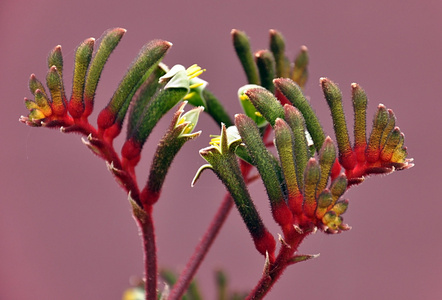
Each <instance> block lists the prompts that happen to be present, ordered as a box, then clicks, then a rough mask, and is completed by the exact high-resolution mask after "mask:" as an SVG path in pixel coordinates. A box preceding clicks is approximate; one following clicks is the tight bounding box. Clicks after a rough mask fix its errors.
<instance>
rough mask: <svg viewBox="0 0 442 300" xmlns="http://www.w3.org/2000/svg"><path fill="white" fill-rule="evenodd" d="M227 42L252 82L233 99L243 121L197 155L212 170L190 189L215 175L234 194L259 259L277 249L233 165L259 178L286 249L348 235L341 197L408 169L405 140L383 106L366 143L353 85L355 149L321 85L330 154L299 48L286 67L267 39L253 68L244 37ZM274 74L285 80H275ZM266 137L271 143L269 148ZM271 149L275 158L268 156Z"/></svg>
mask: <svg viewBox="0 0 442 300" xmlns="http://www.w3.org/2000/svg"><path fill="white" fill-rule="evenodd" d="M232 35H233V40H234V45H235V48H236V50H237V54H238V56H239V58H240V61H241V63H242V64H243V67H244V70H245V72H246V75H247V78H248V80H249V84H248V85H246V86H244V87H242V88H240V89H239V91H238V97H239V99H240V103H241V105H242V106H243V109H244V114H237V115H236V116H235V126H231V127H229V128H227V130H226V129H222V133H221V135H220V136H219V137H215V138H214V139H212V141H211V143H210V144H211V146H210V147H208V148H204V149H202V150H201V151H200V154H201V156H202V157H203V158H204V159H205V160H206V161H207V162H208V163H209V165H205V166H203V167H202V168H201V169H200V170H199V171H198V172H197V175H196V177H195V179H194V181H195V180H196V179H198V177H199V176H200V173H201V171H202V170H205V169H212V170H213V171H214V172H215V173H216V174H217V176H218V177H219V178H220V179H221V180H222V181H223V183H224V184H225V186H226V188H227V189H228V190H229V191H230V193H231V194H232V197H233V198H234V200H235V203H236V205H237V208H238V210H239V211H240V213H241V215H242V216H243V219H244V221H245V223H246V226H247V228H248V229H249V232H250V234H251V236H252V237H253V239H254V241H255V245H256V246H257V249H258V251H259V252H261V253H263V254H264V250H265V252H266V253H270V254H269V255H270V257H272V255H273V252H272V251H274V244H273V242H272V241H271V239H270V238H269V237H268V235H267V234H263V232H267V229H265V226H264V223H263V221H262V220H261V218H260V216H259V214H258V212H257V211H256V210H255V206H254V204H253V201H252V199H251V198H250V195H249V193H248V191H247V187H246V186H245V184H243V183H244V182H246V181H247V180H248V179H247V178H245V179H244V178H243V177H242V174H241V171H240V168H239V166H238V165H237V164H236V163H235V159H236V157H239V158H241V159H242V160H243V161H245V162H246V163H248V164H250V165H253V166H255V167H256V169H257V171H258V172H259V176H260V177H261V179H262V181H263V183H264V186H265V188H266V191H267V196H268V198H269V201H270V206H271V210H272V214H273V218H274V220H275V222H276V223H277V224H279V225H280V227H281V229H282V231H283V233H284V243H287V244H288V245H290V243H291V242H293V241H294V239H295V238H294V237H295V236H296V235H305V234H308V233H309V232H312V231H314V230H316V229H319V230H321V231H324V232H326V233H339V232H341V231H346V230H348V229H350V226H348V225H347V224H345V223H344V222H343V218H342V215H343V214H344V213H345V212H346V210H347V208H348V204H349V201H348V200H347V199H344V198H343V195H344V193H345V191H346V190H347V189H348V188H349V187H350V186H352V185H354V184H357V183H360V182H362V181H363V180H364V178H366V177H367V176H368V175H371V174H387V173H391V172H393V171H394V170H403V169H407V168H410V167H412V166H413V164H412V163H411V161H412V160H411V159H407V149H406V147H405V146H404V135H403V133H401V131H400V129H399V128H398V127H396V125H395V122H396V118H395V116H394V114H393V112H392V111H391V110H387V109H386V108H385V106H383V105H380V106H379V108H378V112H377V113H376V115H375V117H374V121H373V128H372V130H371V133H370V135H369V136H368V138H367V134H366V107H367V96H366V94H365V92H364V90H363V89H362V88H361V87H360V86H359V85H358V84H356V83H353V84H352V100H353V108H354V120H355V123H354V136H355V137H354V144H353V146H352V145H351V143H350V138H349V135H348V130H347V122H346V120H345V116H344V112H343V107H342V94H341V91H340V90H339V88H338V86H337V85H336V84H335V83H333V82H332V81H330V80H329V79H327V78H321V79H320V83H321V87H322V90H323V93H324V96H325V99H326V100H327V103H328V105H329V107H330V110H331V114H332V119H333V125H334V131H335V136H336V141H337V147H335V144H334V143H333V141H332V139H331V138H330V137H328V136H326V135H325V133H324V130H323V128H322V126H321V124H320V122H319V119H318V117H317V116H316V114H315V113H314V111H313V109H312V107H311V106H310V103H309V101H308V100H307V98H306V97H305V96H304V94H303V91H302V87H303V85H304V83H305V82H306V80H307V68H306V65H307V62H308V56H307V52H306V51H307V50H306V48H305V47H302V50H301V53H300V54H299V55H298V57H297V58H296V60H295V64H294V66H291V65H290V64H289V63H286V62H287V61H288V59H286V58H285V56H284V54H283V50H284V46H283V40H282V37H281V35H280V34H279V33H278V32H276V31H271V33H270V35H271V41H270V48H271V51H270V50H261V51H258V52H257V53H256V54H255V60H253V59H252V57H253V56H252V55H251V53H249V48H250V47H249V45H248V40H247V37H246V36H245V35H244V33H242V32H239V31H235V30H234V31H232ZM278 62H279V64H278ZM300 66H301V67H300ZM290 70H291V71H290ZM277 74H279V75H282V76H281V77H277V78H274V77H276V75H277ZM290 74H292V75H291V76H290ZM289 77H292V78H289ZM270 79H271V80H270ZM269 80H270V82H269ZM294 80H296V81H297V82H295V81H294ZM271 131H273V133H274V142H273V143H270V142H269V141H268V138H269V136H270V135H269V133H270V132H271ZM273 146H275V148H276V152H277V155H275V154H274V152H272V151H270V149H269V148H271V147H273ZM233 154H235V155H233ZM232 174H235V176H234V177H232V176H233V175H232ZM239 183H241V184H239ZM251 220H253V222H254V223H253V222H252V221H251ZM258 228H259V230H258ZM263 244H264V245H266V247H264V248H265V249H263V248H262V245H263ZM260 247H261V248H260Z"/></svg>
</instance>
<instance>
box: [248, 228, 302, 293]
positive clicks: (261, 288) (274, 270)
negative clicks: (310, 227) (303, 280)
mask: <svg viewBox="0 0 442 300" xmlns="http://www.w3.org/2000/svg"><path fill="white" fill-rule="evenodd" d="M293 233H294V235H293V236H292V237H291V238H290V241H289V240H287V241H286V243H287V244H288V245H290V247H287V246H286V245H284V244H282V245H281V249H280V250H279V254H278V256H277V257H276V259H275V261H274V262H273V263H271V264H270V266H269V267H268V271H267V272H263V275H262V277H261V279H260V280H259V282H258V284H257V285H256V286H255V288H254V289H253V290H252V291H251V292H250V294H249V295H248V296H247V298H246V299H247V300H257V299H263V298H264V296H265V295H266V294H267V293H268V292H269V291H270V289H271V288H272V287H273V285H274V284H275V283H276V281H277V280H278V279H279V277H280V276H281V275H282V273H283V272H284V271H285V269H286V268H287V267H288V266H289V265H292V264H293V261H291V258H293V255H294V253H295V252H296V251H297V249H298V247H299V245H300V244H301V242H302V241H303V240H304V238H305V237H306V236H307V235H308V234H309V233H303V234H299V233H297V232H296V231H295V232H293Z"/></svg>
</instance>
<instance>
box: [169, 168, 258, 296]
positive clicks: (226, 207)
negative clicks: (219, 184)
mask: <svg viewBox="0 0 442 300" xmlns="http://www.w3.org/2000/svg"><path fill="white" fill-rule="evenodd" d="M240 167H241V173H242V174H243V176H244V177H245V178H246V183H249V182H250V180H249V178H247V175H248V174H249V173H250V171H251V170H252V166H251V165H249V164H248V163H245V162H244V161H242V160H241V161H240ZM232 207H233V199H232V197H231V196H230V194H226V195H225V196H224V199H223V202H222V203H221V206H220V207H219V208H218V211H217V212H216V214H215V217H214V218H213V220H212V223H210V225H209V227H208V228H207V231H206V232H205V234H204V236H203V238H202V239H201V240H200V242H199V244H198V245H197V246H196V248H195V251H194V253H193V255H192V256H191V257H190V259H189V261H188V262H187V265H186V267H185V269H184V270H183V271H182V272H181V274H180V276H179V278H178V280H177V282H176V283H175V284H174V286H173V288H172V291H171V292H170V296H169V298H168V299H169V300H178V299H181V297H182V296H183V294H184V293H185V292H186V290H187V288H188V286H189V284H190V282H191V281H192V278H193V277H194V276H195V273H196V271H197V270H198V268H199V266H200V265H201V262H202V261H203V260H204V258H205V257H206V254H207V253H208V252H209V248H210V247H211V246H212V244H213V241H214V240H215V238H216V237H217V236H218V233H219V231H220V229H221V227H222V225H223V224H224V222H225V220H226V219H227V216H228V215H229V212H230V210H231V209H232Z"/></svg>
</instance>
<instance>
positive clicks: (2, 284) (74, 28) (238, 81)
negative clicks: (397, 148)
mask: <svg viewBox="0 0 442 300" xmlns="http://www.w3.org/2000/svg"><path fill="white" fill-rule="evenodd" d="M441 15H442V2H441V1H437V0H433V1H431V0H424V1H419V2H415V1H399V0H392V1H365V2H363V1H249V0H244V1H202V0H189V1H175V2H173V1H133V0H127V1H124V2H123V1H109V0H107V1H104V0H77V1H56V0H38V1H25V0H14V1H12V0H3V1H1V2H0V28H2V30H1V31H0V91H1V93H2V95H3V96H2V99H1V103H2V105H3V106H2V107H3V108H2V111H3V112H4V114H3V117H2V118H0V124H1V125H0V132H1V133H0V134H1V142H0V170H1V172H2V173H1V174H2V175H1V177H0V187H1V197H0V299H2V300H3V299H4V300H9V299H15V300H22V299H65V300H74V299H121V295H122V293H123V291H124V290H125V289H126V288H127V287H129V285H130V284H129V279H130V278H131V277H132V276H142V273H143V267H142V259H143V255H142V251H141V242H140V239H139V237H138V231H137V227H136V225H135V222H134V221H133V219H132V216H131V212H130V208H129V203H128V202H127V196H126V195H125V194H124V193H123V191H122V190H121V189H120V188H119V187H118V186H117V185H116V184H115V182H114V179H113V178H112V176H111V175H110V173H109V172H108V171H107V169H106V167H105V164H104V162H103V161H101V160H99V159H97V158H96V157H95V156H94V155H92V154H91V153H90V151H89V150H88V149H87V148H86V147H84V146H83V145H82V143H81V141H80V136H78V135H67V134H66V135H63V134H61V133H59V132H58V131H56V130H49V129H43V128H30V127H27V126H25V125H23V124H21V123H19V122H18V118H19V116H20V115H22V114H27V110H26V109H25V107H24V104H23V97H25V96H26V97H31V94H30V92H29V89H28V87H27V83H28V78H29V75H30V74H31V73H35V74H36V75H37V78H40V80H44V78H45V76H46V71H47V66H46V57H47V54H48V53H49V51H50V50H51V49H52V48H53V47H54V46H56V45H58V44H60V45H62V47H63V48H62V49H63V55H64V61H65V68H64V70H65V71H64V74H65V83H66V89H67V90H70V82H71V80H72V65H73V59H74V53H75V48H76V46H77V45H78V44H79V43H80V42H81V41H83V40H84V39H85V38H88V37H95V38H99V37H100V36H101V34H102V32H103V31H105V30H106V29H108V28H113V27H123V28H126V29H127V30H128V31H127V33H126V35H125V36H124V38H123V39H122V41H121V43H120V45H119V46H118V47H117V49H116V51H115V52H114V53H113V54H112V55H111V57H110V60H109V62H108V64H107V65H106V68H105V69H104V72H103V75H102V77H101V78H102V79H101V81H100V84H99V86H98V91H97V98H96V109H95V112H94V114H93V117H92V118H91V120H94V119H95V117H96V115H97V112H99V111H100V110H101V108H102V107H103V106H104V105H105V104H106V103H107V101H108V100H109V99H110V97H111V96H112V94H113V91H114V89H115V88H116V87H117V85H118V82H119V81H120V79H121V78H122V76H123V75H124V72H125V70H126V68H127V67H128V65H129V64H130V63H131V61H132V59H133V58H134V57H135V56H136V54H137V53H138V50H139V49H140V48H141V47H142V45H143V44H145V43H146V42H148V41H149V40H152V39H154V38H161V39H166V40H169V41H171V42H172V43H173V44H174V46H173V48H172V49H171V51H170V52H169V53H168V55H167V56H166V58H165V60H164V62H165V63H166V64H168V65H169V66H172V65H174V64H176V63H180V64H183V65H185V66H189V65H191V64H193V63H198V64H199V65H200V66H202V67H203V68H206V69H207V72H205V73H204V74H203V75H202V76H201V77H202V78H203V79H205V80H207V81H208V82H209V87H208V88H209V89H210V90H211V91H212V92H213V93H214V94H215V95H217V96H218V97H219V98H220V99H221V100H222V101H223V102H224V103H225V104H226V106H227V109H228V111H229V113H230V114H231V115H233V114H235V113H237V112H239V111H240V106H239V103H238V100H237V96H236V93H237V89H238V88H239V87H240V86H242V85H243V84H245V83H246V81H245V76H244V74H243V72H242V69H241V67H240V65H239V62H238V59H237V58H236V56H235V54H234V51H233V47H232V44H231V38H230V31H231V29H233V28H236V29H240V30H244V31H246V32H247V34H248V35H249V37H250V38H251V42H252V45H253V49H254V50H259V49H262V48H267V47H268V40H269V34H268V30H269V29H272V28H273V29H277V30H279V31H281V32H282V33H283V35H284V36H285V39H286V43H287V44H286V49H287V53H288V54H289V55H290V56H291V57H294V56H295V54H296V53H297V52H298V51H299V48H300V46H301V45H306V46H307V47H308V48H309V53H310V59H311V63H310V79H309V82H308V83H307V88H306V94H307V95H309V96H310V98H311V103H312V105H313V107H314V108H315V110H316V112H317V114H318V115H319V117H320V119H321V120H322V123H323V125H324V127H325V130H326V132H328V134H330V135H331V136H332V137H334V136H333V131H332V123H331V118H330V116H329V112H328V108H327V105H326V103H325V100H324V98H323V96H322V92H321V90H320V87H319V78H320V77H322V76H327V77H329V78H331V79H332V80H333V81H335V82H337V83H338V84H339V85H340V87H341V89H342V91H343V95H344V102H345V109H346V111H347V113H348V114H347V120H348V122H350V124H351V121H352V115H351V112H352V109H351V100H350V84H351V83H352V82H357V83H359V84H360V85H361V86H362V87H363V88H364V89H365V90H366V92H367V94H368V97H369V109H368V124H369V127H370V128H371V120H372V117H373V114H374V112H375V110H376V107H377V105H378V104H379V103H383V104H385V105H386V106H387V107H388V108H392V109H393V110H394V112H395V113H396V116H397V118H398V121H397V125H398V126H400V128H401V130H402V131H403V132H404V133H405V134H406V139H405V143H406V145H407V146H408V149H409V157H414V158H415V163H416V166H415V167H414V168H413V169H411V170H408V171H404V172H397V173H394V174H392V175H389V176H386V177H385V176H383V177H381V176H379V177H374V178H369V179H368V180H366V182H365V183H363V184H362V185H361V186H357V187H354V188H352V189H351V190H350V191H349V192H348V193H347V197H348V198H349V199H350V207H349V210H348V211H347V213H346V214H345V216H344V218H345V221H346V222H347V223H348V224H350V225H351V226H352V227H353V229H352V230H351V231H349V232H345V233H343V234H340V235H335V236H328V235H324V234H322V233H318V234H316V235H313V236H311V237H309V238H308V239H307V240H306V241H305V242H304V243H303V244H302V246H301V248H300V253H305V254H316V253H320V254H321V255H320V257H319V258H317V259H315V260H311V261H308V262H304V263H301V264H298V265H296V266H293V267H291V268H289V269H288V270H287V271H286V272H285V274H284V276H283V277H282V279H281V280H280V281H279V282H278V283H277V284H276V285H275V287H274V288H273V290H272V291H271V292H270V293H269V295H268V297H267V299H307V298H308V299H324V298H327V299H328V300H332V299H341V300H342V299H439V297H440V295H442V285H441V278H442V257H441V251H440V249H441V247H442V238H441V233H440V228H439V227H440V224H439V221H440V211H441V209H442V201H441V200H440V199H439V197H440V196H438V195H440V194H441V188H440V186H439V184H440V180H441V175H440V174H441V171H440V170H441V161H438V160H435V158H434V157H433V156H432V155H440V149H441V146H442V142H441V139H440V137H441V129H442V127H441V122H440V120H439V118H440V111H441V108H442V104H441V101H440V99H439V97H440V82H441V79H442V78H441V70H442V59H441V53H442V39H441V36H442V35H441V33H442V30H441V28H442V18H440V16H441ZM169 120H170V114H169V115H168V116H166V118H165V119H164V120H163V121H162V122H161V123H160V124H159V126H158V127H157V128H156V129H155V131H154V132H153V134H152V136H151V137H150V140H149V141H148V143H147V144H146V146H145V149H144V150H143V151H144V152H143V160H142V161H141V163H140V165H139V167H138V169H137V172H138V173H139V180H140V181H141V182H142V181H144V180H145V178H146V176H147V171H148V169H149V164H150V160H151V157H152V154H153V151H154V150H155V146H156V142H157V140H158V139H159V138H160V137H161V136H162V134H163V132H164V130H165V128H166V127H167V126H168V124H169ZM198 127H199V128H202V129H203V134H202V136H201V137H200V138H199V139H198V140H197V141H194V142H189V143H188V144H186V145H185V147H184V150H183V151H182V152H181V153H180V154H179V155H178V157H177V159H176V160H175V163H174V164H173V167H172V169H171V172H170V174H169V176H168V178H167V180H166V185H165V189H164V191H163V197H162V198H161V200H160V202H159V203H158V205H156V207H155V212H154V218H155V224H156V230H157V243H158V250H159V265H160V266H161V267H167V268H172V269H175V270H177V271H180V270H182V268H183V267H184V265H185V264H186V262H187V259H188V258H189V256H190V255H191V253H192V252H193V249H194V246H195V245H196V243H197V242H198V240H199V239H200V237H201V236H202V234H203V232H204V230H205V228H206V227H207V225H208V224H209V222H210V220H211V218H212V216H213V215H214V213H215V211H216V209H217V207H218V206H219V204H220V202H221V200H222V197H223V195H224V193H225V191H224V188H223V186H222V185H221V183H220V182H218V180H217V179H216V177H215V176H214V175H213V174H211V173H210V172H208V173H204V176H203V177H202V178H201V180H200V181H199V182H198V184H197V185H196V186H195V187H194V188H191V187H190V182H191V180H192V178H193V176H194V174H195V172H196V170H197V169H198V167H199V166H201V165H202V164H203V163H204V162H205V161H204V160H203V159H202V158H201V157H200V156H199V155H198V150H199V149H201V148H203V147H205V146H207V145H208V142H209V140H210V138H209V134H218V132H219V129H218V126H217V125H216V124H214V122H213V121H212V120H211V119H210V118H209V117H207V116H206V115H204V116H203V117H202V118H201V122H200V123H199V126H198ZM123 136H124V134H122V137H121V138H123ZM121 143H122V140H121V139H119V140H118V142H117V146H119V145H121ZM438 153H439V154H438ZM251 190H252V195H253V197H254V199H255V201H256V203H257V206H258V207H259V210H260V212H261V214H262V215H263V217H264V219H265V222H266V223H267V226H268V227H269V228H270V229H271V231H272V233H274V234H275V236H276V234H277V233H278V232H279V229H278V228H277V226H275V225H274V223H273V222H272V221H271V217H270V214H269V205H268V201H267V200H266V196H265V191H264V187H263V186H262V185H261V184H260V183H256V184H254V186H252V188H251ZM263 264H264V261H263V258H262V257H261V256H260V255H259V254H258V253H257V251H255V250H254V248H253V243H252V241H251V239H250V238H249V236H248V233H247V231H246V229H245V226H244V225H243V223H242V221H241V219H240V217H239V214H238V213H237V212H236V211H232V213H231V214H230V216H229V218H228V220H227V222H226V224H225V226H224V227H223V229H222V232H221V234H220V236H219V238H218V240H217V241H216V242H215V244H214V246H213V248H212V249H211V251H210V253H209V255H208V257H207V259H206V261H205V262H204V264H203V266H202V267H201V269H200V271H199V272H198V274H197V279H198V280H199V282H200V285H201V287H202V293H203V295H204V296H205V298H206V299H214V298H215V293H214V288H215V284H214V270H215V269H218V268H222V269H224V270H225V271H226V272H227V273H228V274H229V278H230V283H231V288H232V289H235V290H238V291H247V290H249V289H251V288H252V287H253V286H254V285H255V283H256V282H257V280H258V279H259V277H260V274H261V271H262V269H263Z"/></svg>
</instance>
